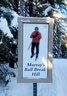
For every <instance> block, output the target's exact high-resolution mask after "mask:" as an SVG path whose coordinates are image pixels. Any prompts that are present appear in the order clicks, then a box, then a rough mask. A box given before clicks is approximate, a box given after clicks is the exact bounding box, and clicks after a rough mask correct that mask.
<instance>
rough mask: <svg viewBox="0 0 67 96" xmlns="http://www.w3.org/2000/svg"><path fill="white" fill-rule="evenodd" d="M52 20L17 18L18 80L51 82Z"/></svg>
mask: <svg viewBox="0 0 67 96" xmlns="http://www.w3.org/2000/svg"><path fill="white" fill-rule="evenodd" d="M52 20H53V19H48V18H47V19H45V18H43V19H41V18H19V34H18V35H19V36H18V67H19V68H18V82H32V83H34V82H52V61H51V59H52V27H53V23H52V25H50V24H51V21H52ZM52 22H53V21H52ZM50 28H51V29H50ZM50 32H51V33H50ZM49 55H50V56H49ZM50 58H51V59H50ZM49 66H50V69H49ZM50 76H51V77H50Z"/></svg>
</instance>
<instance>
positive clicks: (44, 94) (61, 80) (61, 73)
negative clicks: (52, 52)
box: [0, 59, 67, 96]
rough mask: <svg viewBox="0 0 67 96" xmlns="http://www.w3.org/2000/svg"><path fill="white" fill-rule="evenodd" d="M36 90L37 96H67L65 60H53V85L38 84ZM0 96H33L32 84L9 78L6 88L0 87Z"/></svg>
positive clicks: (66, 67)
mask: <svg viewBox="0 0 67 96" xmlns="http://www.w3.org/2000/svg"><path fill="white" fill-rule="evenodd" d="M14 72H15V73H17V69H14ZM37 88H38V91H37V93H38V96H67V59H53V83H38V87H37ZM0 96H33V84H32V83H17V77H16V78H11V82H10V83H8V85H7V86H6V87H1V85H0Z"/></svg>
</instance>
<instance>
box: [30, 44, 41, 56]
mask: <svg viewBox="0 0 67 96" xmlns="http://www.w3.org/2000/svg"><path fill="white" fill-rule="evenodd" d="M35 48H36V55H37V56H38V54H39V43H32V47H31V53H32V55H34V49H35Z"/></svg>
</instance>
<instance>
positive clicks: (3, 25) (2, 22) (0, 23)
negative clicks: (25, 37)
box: [0, 7, 18, 37]
mask: <svg viewBox="0 0 67 96" xmlns="http://www.w3.org/2000/svg"><path fill="white" fill-rule="evenodd" d="M0 10H1V11H3V13H10V14H11V15H12V16H13V19H12V20H11V25H10V27H15V28H17V27H18V21H17V18H18V14H17V13H16V12H15V11H13V10H11V9H8V8H5V7H0ZM0 29H1V30H2V31H3V33H4V34H6V35H7V36H9V37H13V35H12V34H11V31H10V29H9V26H8V22H7V20H6V18H4V17H1V18H0Z"/></svg>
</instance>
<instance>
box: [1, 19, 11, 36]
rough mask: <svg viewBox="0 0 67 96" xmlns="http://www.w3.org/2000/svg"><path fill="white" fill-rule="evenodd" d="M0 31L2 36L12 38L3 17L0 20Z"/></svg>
mask: <svg viewBox="0 0 67 96" xmlns="http://www.w3.org/2000/svg"><path fill="white" fill-rule="evenodd" d="M0 30H2V31H3V32H4V34H7V36H9V37H13V35H12V34H11V32H10V29H9V27H8V23H7V20H6V19H5V18H3V17H1V18H0Z"/></svg>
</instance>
